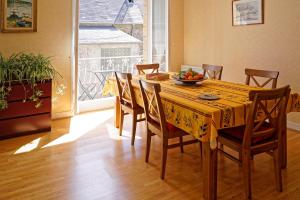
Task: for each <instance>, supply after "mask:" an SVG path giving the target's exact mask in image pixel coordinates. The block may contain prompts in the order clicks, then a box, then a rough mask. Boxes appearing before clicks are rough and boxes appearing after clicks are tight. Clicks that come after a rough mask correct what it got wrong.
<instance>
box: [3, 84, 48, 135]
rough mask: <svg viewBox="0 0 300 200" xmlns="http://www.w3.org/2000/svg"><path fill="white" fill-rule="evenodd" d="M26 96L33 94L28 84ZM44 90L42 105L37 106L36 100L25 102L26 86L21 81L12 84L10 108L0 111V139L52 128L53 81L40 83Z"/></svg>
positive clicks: (9, 98) (9, 100) (9, 99)
mask: <svg viewBox="0 0 300 200" xmlns="http://www.w3.org/2000/svg"><path fill="white" fill-rule="evenodd" d="M25 87H26V91H27V93H26V96H27V98H29V97H30V96H32V90H31V88H30V87H29V85H26V84H25ZM37 88H38V89H40V90H42V91H43V96H42V97H40V99H41V101H42V106H41V107H39V108H35V103H34V102H30V101H27V102H25V103H24V102H23V99H24V98H25V92H24V88H23V86H22V85H21V84H20V83H13V84H12V91H11V93H10V95H9V96H8V98H7V102H8V108H7V109H6V110H2V111H0V139H6V138H10V137H17V136H22V135H27V134H32V133H39V132H44V131H50V130H51V94H52V81H51V80H49V81H46V82H44V83H38V85H37Z"/></svg>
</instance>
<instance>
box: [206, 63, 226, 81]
mask: <svg viewBox="0 0 300 200" xmlns="http://www.w3.org/2000/svg"><path fill="white" fill-rule="evenodd" d="M202 68H203V70H204V73H203V76H204V77H207V78H208V79H215V80H221V78H222V72H223V66H218V65H208V64H203V65H202Z"/></svg>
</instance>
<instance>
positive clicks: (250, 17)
mask: <svg viewBox="0 0 300 200" xmlns="http://www.w3.org/2000/svg"><path fill="white" fill-rule="evenodd" d="M254 24H264V0H233V1H232V25H233V26H244V25H254Z"/></svg>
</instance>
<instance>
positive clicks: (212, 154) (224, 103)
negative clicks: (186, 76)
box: [103, 76, 300, 200]
mask: <svg viewBox="0 0 300 200" xmlns="http://www.w3.org/2000/svg"><path fill="white" fill-rule="evenodd" d="M141 78H145V77H144V76H135V77H133V80H132V85H133V87H134V91H135V98H136V101H137V103H138V104H139V105H140V106H143V102H142V97H141V93H140V89H139V86H138V80H139V79H141ZM154 82H158V83H160V85H161V89H162V91H161V93H160V96H161V98H162V103H163V108H164V112H165V116H166V120H167V122H168V123H171V124H172V125H174V126H176V127H178V128H180V129H182V130H184V131H185V132H187V133H189V134H190V135H192V136H194V137H195V138H197V139H199V140H200V141H201V142H202V145H203V150H202V159H203V160H202V164H203V166H202V167H203V176H204V177H203V196H204V198H205V199H208V200H212V199H217V165H218V162H217V157H218V154H217V137H218V130H219V129H222V128H229V127H235V126H240V125H245V123H246V117H247V112H248V110H249V108H250V105H251V101H249V99H248V96H249V91H250V90H262V88H257V87H252V86H248V85H244V84H239V83H232V82H226V81H219V80H205V81H203V82H201V83H198V84H196V85H190V86H187V85H182V84H179V83H178V82H176V81H175V80H173V79H168V80H164V81H154ZM107 94H110V95H116V94H117V89H116V83H115V80H114V79H113V78H111V79H108V80H107V82H106V84H105V86H104V89H103V95H107ZM203 94H214V95H217V96H218V97H219V99H218V100H213V101H211V100H203V99H201V98H200V97H199V96H200V95H203ZM119 112H120V105H119V101H118V97H117V96H116V101H115V125H116V127H118V126H119ZM289 112H300V96H299V95H298V94H292V95H291V98H290V100H289V104H288V109H287V113H289ZM285 126H286V121H285ZM283 134H284V138H285V140H284V143H285V149H286V146H287V145H286V141H287V139H286V137H287V136H286V131H284V133H283ZM282 156H283V163H282V168H285V167H286V163H287V161H286V160H287V156H286V150H285V152H284V155H282Z"/></svg>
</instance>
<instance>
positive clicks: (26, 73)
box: [0, 53, 61, 110]
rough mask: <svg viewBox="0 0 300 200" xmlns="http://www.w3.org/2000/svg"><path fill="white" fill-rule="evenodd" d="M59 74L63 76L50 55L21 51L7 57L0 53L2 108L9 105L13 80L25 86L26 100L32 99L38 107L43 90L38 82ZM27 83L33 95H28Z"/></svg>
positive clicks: (53, 77) (0, 96) (0, 100)
mask: <svg viewBox="0 0 300 200" xmlns="http://www.w3.org/2000/svg"><path fill="white" fill-rule="evenodd" d="M57 76H58V77H60V78H61V75H60V74H59V73H58V72H57V71H56V70H55V68H54V67H53V66H52V64H51V60H50V58H49V57H45V56H43V55H41V54H32V53H29V54H27V53H19V54H13V55H11V56H10V57H8V58H6V57H4V56H3V55H2V54H1V53H0V110H3V109H6V108H7V106H8V104H7V101H6V98H7V96H8V95H9V94H10V92H11V91H12V87H11V85H12V83H13V82H19V83H20V84H22V86H23V87H24V93H25V98H24V102H26V101H27V100H30V101H32V102H34V103H35V107H36V108H38V107H40V106H41V105H42V102H41V100H40V97H41V96H42V95H43V91H41V90H39V89H38V88H37V83H40V82H41V83H43V82H45V81H47V80H50V79H56V78H57ZM25 84H28V85H29V86H30V87H31V89H32V91H33V95H32V96H31V97H28V98H27V96H26V93H27V91H26V89H25Z"/></svg>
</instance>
